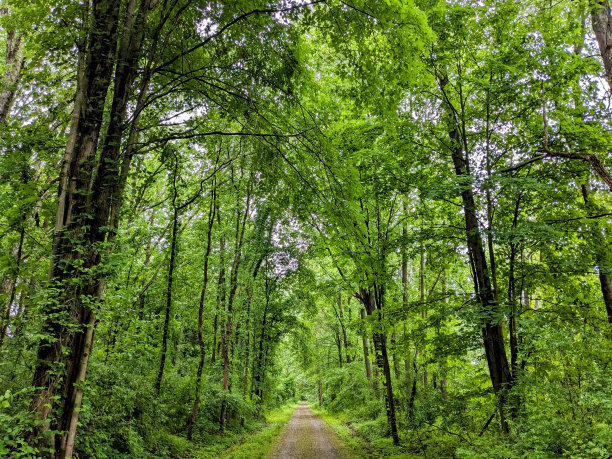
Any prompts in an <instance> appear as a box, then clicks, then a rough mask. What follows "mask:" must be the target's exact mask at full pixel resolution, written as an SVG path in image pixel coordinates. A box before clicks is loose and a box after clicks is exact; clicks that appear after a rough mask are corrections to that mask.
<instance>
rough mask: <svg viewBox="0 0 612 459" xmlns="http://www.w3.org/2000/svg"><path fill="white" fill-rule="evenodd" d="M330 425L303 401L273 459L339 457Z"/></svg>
mask: <svg viewBox="0 0 612 459" xmlns="http://www.w3.org/2000/svg"><path fill="white" fill-rule="evenodd" d="M328 429H329V427H327V425H326V424H325V422H323V421H322V420H321V419H320V418H319V417H317V416H315V414H314V413H313V412H312V411H310V409H308V406H307V405H306V402H302V403H301V404H300V406H298V408H297V410H295V413H294V414H293V417H292V418H291V421H289V424H288V425H287V428H286V429H285V433H284V434H283V438H282V439H281V442H280V444H279V445H278V447H277V448H276V450H275V452H274V453H273V454H272V458H273V459H305V458H308V459H319V458H321V459H339V458H340V455H339V454H338V451H337V450H336V448H335V446H334V445H333V443H332V440H331V438H330V432H329V430H328Z"/></svg>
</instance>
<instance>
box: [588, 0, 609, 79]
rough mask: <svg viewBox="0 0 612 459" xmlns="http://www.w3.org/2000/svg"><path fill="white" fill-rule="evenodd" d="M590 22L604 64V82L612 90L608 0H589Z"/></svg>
mask: <svg viewBox="0 0 612 459" xmlns="http://www.w3.org/2000/svg"><path fill="white" fill-rule="evenodd" d="M591 8H592V10H591V22H592V24H593V32H594V33H595V38H597V44H598V45H599V52H600V54H601V59H602V61H603V64H604V70H605V73H606V80H607V81H608V86H609V87H610V90H612V13H611V12H610V2H609V0H591Z"/></svg>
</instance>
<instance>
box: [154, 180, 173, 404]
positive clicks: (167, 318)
mask: <svg viewBox="0 0 612 459" xmlns="http://www.w3.org/2000/svg"><path fill="white" fill-rule="evenodd" d="M176 174H177V171H176V169H175V171H174V175H175V176H174V195H173V198H172V207H173V209H174V210H173V212H172V238H171V242H170V262H169V264H168V287H167V289H166V314H165V318H164V328H163V331H162V347H161V358H160V361H159V370H158V371H157V381H156V383H155V393H156V394H157V395H159V394H160V392H161V384H162V379H163V377H164V369H165V366H166V356H167V354H168V332H169V330H170V315H171V311H172V284H173V282H174V268H175V264H176V239H177V236H178V234H177V233H178V206H177V204H176V197H177V196H176V195H177V190H176Z"/></svg>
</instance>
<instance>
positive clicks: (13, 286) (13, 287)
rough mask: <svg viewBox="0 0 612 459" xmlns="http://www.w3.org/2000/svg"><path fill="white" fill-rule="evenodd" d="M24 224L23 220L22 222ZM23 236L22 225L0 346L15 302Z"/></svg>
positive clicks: (23, 229)
mask: <svg viewBox="0 0 612 459" xmlns="http://www.w3.org/2000/svg"><path fill="white" fill-rule="evenodd" d="M23 225H25V222H23ZM24 236H25V228H24V227H22V228H21V231H20V232H19V243H18V244H17V253H15V254H14V258H15V268H14V272H13V273H12V274H13V276H12V277H13V278H12V279H11V286H10V289H9V298H8V302H7V303H6V310H5V312H4V317H3V318H2V326H1V329H0V348H2V345H3V344H4V338H5V337H6V335H7V332H8V326H9V322H10V320H11V309H12V307H13V303H14V302H15V294H16V293H17V281H18V279H19V274H20V270H21V257H22V254H23V238H24Z"/></svg>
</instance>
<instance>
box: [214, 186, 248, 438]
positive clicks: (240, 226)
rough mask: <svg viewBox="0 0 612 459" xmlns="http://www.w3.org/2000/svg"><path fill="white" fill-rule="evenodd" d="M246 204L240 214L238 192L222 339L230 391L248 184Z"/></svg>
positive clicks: (222, 423) (223, 415) (225, 380)
mask: <svg viewBox="0 0 612 459" xmlns="http://www.w3.org/2000/svg"><path fill="white" fill-rule="evenodd" d="M246 198H247V199H246V205H245V208H244V214H243V215H242V222H241V218H240V217H241V215H240V214H241V213H240V207H239V206H238V204H239V203H240V193H238V199H237V201H238V202H237V210H236V232H235V238H234V239H235V242H234V248H235V249H234V261H233V263H232V272H231V274H230V290H229V296H228V300H227V317H226V319H225V333H224V334H223V339H222V354H223V390H225V391H227V392H229V391H230V363H231V362H230V356H229V346H230V342H231V339H232V315H233V312H234V311H233V309H234V298H235V297H236V290H237V289H238V270H239V269H240V263H241V261H242V243H243V241H244V230H245V227H246V221H247V218H248V216H249V211H250V206H251V190H250V184H248V185H247V197H246ZM226 413H227V404H226V403H225V400H223V401H222V402H221V417H220V420H219V431H220V432H223V430H224V427H225V423H226Z"/></svg>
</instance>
